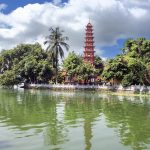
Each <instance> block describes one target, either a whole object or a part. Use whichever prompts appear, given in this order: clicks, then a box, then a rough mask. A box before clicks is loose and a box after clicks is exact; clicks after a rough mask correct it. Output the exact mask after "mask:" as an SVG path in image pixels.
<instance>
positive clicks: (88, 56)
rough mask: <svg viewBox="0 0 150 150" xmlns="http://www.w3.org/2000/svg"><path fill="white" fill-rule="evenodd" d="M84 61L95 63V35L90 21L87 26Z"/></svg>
mask: <svg viewBox="0 0 150 150" xmlns="http://www.w3.org/2000/svg"><path fill="white" fill-rule="evenodd" d="M83 59H84V62H88V63H91V64H92V65H93V64H94V36H93V26H92V24H91V23H90V22H89V23H88V24H87V26H86V37H85V49H84V56H83Z"/></svg>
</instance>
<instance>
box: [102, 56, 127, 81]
mask: <svg viewBox="0 0 150 150" xmlns="http://www.w3.org/2000/svg"><path fill="white" fill-rule="evenodd" d="M127 72H128V67H127V61H126V60H125V59H124V57H122V56H120V55H118V56H117V57H116V58H114V59H111V60H109V61H108V63H107V64H106V66H105V68H104V71H103V74H102V76H103V78H104V79H105V80H111V79H118V80H122V79H123V77H124V74H127Z"/></svg>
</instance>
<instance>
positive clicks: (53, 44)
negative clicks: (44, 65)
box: [44, 27, 69, 83]
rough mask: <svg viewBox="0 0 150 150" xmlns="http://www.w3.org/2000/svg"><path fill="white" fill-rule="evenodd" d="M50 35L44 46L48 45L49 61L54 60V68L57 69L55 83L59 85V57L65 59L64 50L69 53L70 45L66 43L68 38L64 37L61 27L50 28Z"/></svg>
mask: <svg viewBox="0 0 150 150" xmlns="http://www.w3.org/2000/svg"><path fill="white" fill-rule="evenodd" d="M50 32H51V33H50V35H49V36H47V37H46V41H45V42H44V44H48V46H47V49H46V51H47V54H48V59H50V60H52V64H53V67H54V68H55V76H56V77H55V79H56V81H55V83H57V75H58V60H59V57H60V58H61V59H62V58H63V57H64V51H63V48H65V49H66V50H67V51H68V50H69V45H68V44H67V43H66V40H68V37H66V36H63V31H62V30H60V29H59V27H56V28H55V29H54V28H50Z"/></svg>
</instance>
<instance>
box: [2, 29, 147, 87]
mask: <svg viewBox="0 0 150 150" xmlns="http://www.w3.org/2000/svg"><path fill="white" fill-rule="evenodd" d="M67 40H68V37H66V36H63V31H61V30H60V29H59V28H58V27H57V28H54V29H53V28H51V29H50V35H49V36H47V38H46V41H45V42H44V44H47V49H46V50H44V49H43V48H42V47H41V45H40V44H39V43H35V44H20V45H18V46H16V47H15V48H13V49H9V50H2V51H1V53H0V84H1V85H2V86H12V85H15V84H19V83H22V82H24V83H29V84H32V83H34V84H40V83H47V84H48V83H65V82H66V77H67V82H68V83H78V84H87V83H89V84H90V83H92V84H102V83H104V82H105V83H107V82H110V83H111V84H122V85H123V86H124V87H126V86H130V85H135V84H136V85H150V59H149V58H150V40H148V39H145V38H138V39H128V40H127V41H126V42H125V44H124V47H123V48H122V54H119V55H117V56H116V57H115V58H112V59H108V60H102V59H101V58H100V57H99V56H96V57H95V62H94V65H91V64H89V63H85V62H84V61H83V58H82V56H80V55H77V54H76V53H75V51H71V50H70V52H69V54H68V56H67V57H66V58H65V59H64V48H65V49H66V50H67V51H68V50H69V45H68V44H67V43H66V41H67ZM59 59H61V60H62V63H61V64H60V61H59ZM91 79H94V80H91Z"/></svg>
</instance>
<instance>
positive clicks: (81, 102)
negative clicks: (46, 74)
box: [0, 89, 150, 150]
mask: <svg viewBox="0 0 150 150" xmlns="http://www.w3.org/2000/svg"><path fill="white" fill-rule="evenodd" d="M0 150H150V97H146V96H141V97H140V96H134V97H133V96H114V95H111V94H104V93H101V92H92V91H91V92H90V91H85V92H84V91H81V92H80V91H76V92H70V91H69V92H67V91H66V92H61V91H60V92H57V91H53V92H52V91H48V90H4V89H0Z"/></svg>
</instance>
